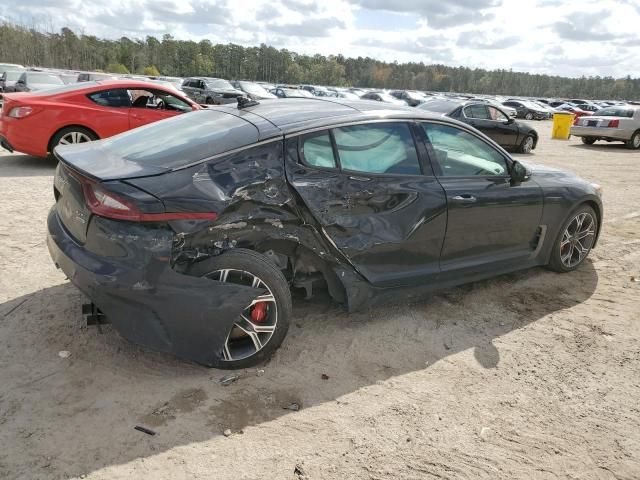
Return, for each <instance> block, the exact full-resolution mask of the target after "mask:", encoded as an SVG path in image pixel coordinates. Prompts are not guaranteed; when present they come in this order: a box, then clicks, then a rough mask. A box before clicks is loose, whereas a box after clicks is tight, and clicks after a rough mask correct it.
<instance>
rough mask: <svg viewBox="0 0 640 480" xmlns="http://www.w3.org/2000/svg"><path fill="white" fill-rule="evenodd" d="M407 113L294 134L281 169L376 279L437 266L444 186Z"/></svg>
mask: <svg viewBox="0 0 640 480" xmlns="http://www.w3.org/2000/svg"><path fill="white" fill-rule="evenodd" d="M414 128H415V126H414V124H413V123H412V122H410V121H384V122H379V121H378V122H370V123H362V124H357V125H349V126H342V127H337V128H332V129H327V130H322V131H315V132H311V133H306V134H299V135H296V136H294V137H291V138H289V139H288V142H287V151H288V154H287V167H286V168H287V177H288V180H289V182H290V184H291V185H292V186H293V188H294V189H295V190H296V191H297V192H298V194H299V195H300V197H301V198H302V200H303V202H304V204H305V205H306V206H307V208H308V209H309V210H310V211H311V213H312V214H313V216H314V217H315V219H316V220H317V222H318V223H319V224H320V227H321V229H322V231H323V232H324V234H325V235H326V237H327V238H328V239H329V240H330V241H331V242H332V243H333V244H334V245H335V246H336V247H337V249H338V250H340V252H342V254H343V255H344V256H345V257H346V258H347V259H348V261H349V262H350V263H351V264H352V265H353V266H354V267H355V269H356V270H357V271H358V272H359V273H360V274H361V275H363V276H364V277H365V278H366V279H367V280H368V281H369V282H371V283H372V284H373V285H376V286H398V285H411V284H418V283H420V282H422V281H424V280H425V279H426V278H428V277H432V276H433V275H434V274H437V273H438V272H439V257H440V250H441V248H442V242H443V239H444V234H445V228H446V197H445V194H444V191H443V188H442V187H441V186H440V184H439V183H438V182H437V180H436V179H435V177H434V176H433V174H432V171H431V169H430V167H429V166H428V164H425V163H424V161H423V160H424V159H425V152H426V151H425V150H424V145H421V144H419V143H417V142H416V138H415V135H416V132H415V131H414Z"/></svg>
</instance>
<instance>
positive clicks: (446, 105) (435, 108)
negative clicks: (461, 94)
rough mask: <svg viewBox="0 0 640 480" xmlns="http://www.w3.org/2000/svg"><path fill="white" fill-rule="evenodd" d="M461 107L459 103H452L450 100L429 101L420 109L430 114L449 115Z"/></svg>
mask: <svg viewBox="0 0 640 480" xmlns="http://www.w3.org/2000/svg"><path fill="white" fill-rule="evenodd" d="M458 105H459V103H458V102H450V101H448V100H428V101H426V102H425V103H423V104H422V105H419V106H418V108H422V109H423V110H429V111H430V112H438V113H449V112H451V111H453V110H454V109H455V108H456V107H457V106H458Z"/></svg>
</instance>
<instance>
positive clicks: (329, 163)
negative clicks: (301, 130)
mask: <svg viewBox="0 0 640 480" xmlns="http://www.w3.org/2000/svg"><path fill="white" fill-rule="evenodd" d="M302 155H303V157H304V161H305V163H306V164H307V165H310V166H312V167H322V168H336V159H335V158H334V156H333V146H332V145H331V136H330V135H329V132H322V133H318V134H314V135H310V136H308V137H305V138H304V140H303V141H302Z"/></svg>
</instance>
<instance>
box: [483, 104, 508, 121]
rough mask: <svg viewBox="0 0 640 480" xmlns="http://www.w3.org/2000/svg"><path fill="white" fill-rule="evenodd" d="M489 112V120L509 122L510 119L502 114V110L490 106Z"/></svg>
mask: <svg viewBox="0 0 640 480" xmlns="http://www.w3.org/2000/svg"><path fill="white" fill-rule="evenodd" d="M487 110H488V111H489V118H490V119H491V120H497V121H499V122H507V121H509V118H508V117H507V116H506V115H505V114H504V113H502V111H501V110H498V109H497V108H496V107H491V106H488V107H487Z"/></svg>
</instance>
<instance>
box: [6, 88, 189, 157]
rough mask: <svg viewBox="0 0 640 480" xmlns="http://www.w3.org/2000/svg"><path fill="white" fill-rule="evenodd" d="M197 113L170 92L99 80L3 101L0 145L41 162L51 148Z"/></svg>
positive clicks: (181, 96) (24, 94)
mask: <svg viewBox="0 0 640 480" xmlns="http://www.w3.org/2000/svg"><path fill="white" fill-rule="evenodd" d="M200 108H201V107H200V106H199V105H198V104H196V103H193V101H191V100H190V99H189V98H187V97H186V96H184V95H182V94H180V93H179V92H177V91H176V90H175V89H171V88H167V87H165V86H163V85H159V84H157V83H150V82H141V81H126V80H104V81H97V82H83V83H76V84H71V85H65V86H63V87H59V88H53V89H48V90H42V91H37V92H29V93H11V94H7V95H4V105H3V106H2V109H1V110H0V145H1V146H2V147H4V148H6V149H7V150H9V151H12V152H13V151H18V152H23V153H28V154H30V155H35V156H37V157H46V156H47V155H48V154H49V152H51V151H53V148H54V147H55V146H57V145H66V144H69V143H82V142H90V141H92V140H97V139H99V138H105V137H110V136H112V135H115V134H117V133H121V132H124V131H126V130H131V129H132V128H136V127H140V126H142V125H145V124H147V123H151V122H156V121H158V120H162V119H165V118H169V117H173V116H174V115H179V114H181V113H185V112H191V111H193V110H199V109H200Z"/></svg>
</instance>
